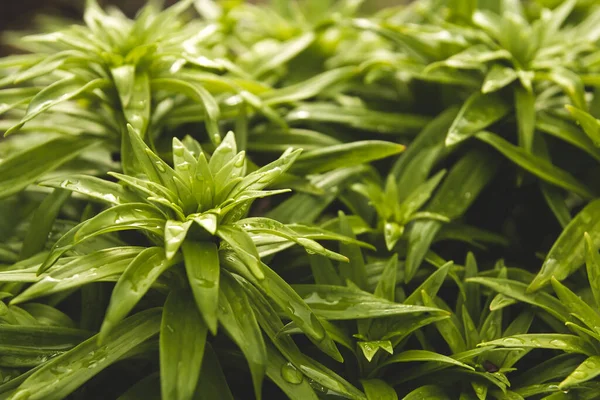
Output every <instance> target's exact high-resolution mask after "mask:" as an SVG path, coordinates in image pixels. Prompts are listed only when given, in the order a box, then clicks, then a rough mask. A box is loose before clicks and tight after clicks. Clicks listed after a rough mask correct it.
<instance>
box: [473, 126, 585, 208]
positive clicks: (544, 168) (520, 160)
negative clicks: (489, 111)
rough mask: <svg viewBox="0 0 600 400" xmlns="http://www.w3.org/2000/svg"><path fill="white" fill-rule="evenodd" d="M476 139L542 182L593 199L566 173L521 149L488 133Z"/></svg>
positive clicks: (480, 134) (478, 135) (483, 133)
mask: <svg viewBox="0 0 600 400" xmlns="http://www.w3.org/2000/svg"><path fill="white" fill-rule="evenodd" d="M477 138H478V139H480V140H482V141H484V142H486V143H487V144H489V145H490V146H492V147H494V148H495V149H496V150H498V151H499V152H500V153H502V154H503V155H504V156H506V157H507V158H509V159H510V160H511V161H512V162H514V163H515V164H517V165H518V166H519V167H521V168H524V169H525V170H527V171H529V172H531V173H532V174H534V175H535V176H537V177H539V178H541V179H543V180H544V181H546V182H548V183H551V184H553V185H556V186H559V187H562V188H564V189H567V190H570V191H572V192H574V193H577V194H578V195H580V196H582V197H584V198H592V197H593V195H592V193H591V192H590V191H589V189H588V188H586V187H585V186H584V185H583V184H581V183H580V182H579V181H578V180H577V179H575V178H574V177H573V176H572V175H571V174H569V173H568V172H566V171H564V170H562V169H560V168H558V167H555V166H554V165H552V164H551V163H549V162H548V161H546V160H544V159H542V158H540V157H538V156H535V155H532V154H529V153H526V152H525V151H524V150H523V149H520V148H518V147H516V146H514V145H512V144H510V143H509V142H507V141H506V140H504V139H502V138H501V137H499V136H497V135H494V134H493V133H490V132H480V133H478V134H477Z"/></svg>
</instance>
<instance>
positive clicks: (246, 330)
mask: <svg viewBox="0 0 600 400" xmlns="http://www.w3.org/2000/svg"><path fill="white" fill-rule="evenodd" d="M220 287H221V290H220V292H219V315H218V317H219V322H220V323H221V325H223V328H225V331H226V332H227V334H228V336H229V337H230V338H231V339H232V340H233V341H234V342H235V343H236V344H237V345H238V347H239V348H240V349H241V350H242V352H243V353H244V356H245V357H246V361H248V365H249V366H250V372H251V374H252V383H253V384H254V394H255V396H256V398H257V399H260V398H261V391H262V389H261V388H262V381H263V377H264V375H265V371H266V368H267V349H266V347H265V342H264V340H263V337H262V333H261V331H260V328H259V326H258V322H257V321H256V317H255V315H254V311H253V310H252V307H251V305H250V303H249V301H248V298H247V297H246V294H245V293H244V291H243V290H242V288H241V287H240V286H239V284H237V283H236V281H235V280H234V279H233V278H231V277H230V276H229V275H228V274H222V275H221V282H220Z"/></svg>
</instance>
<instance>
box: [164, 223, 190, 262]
mask: <svg viewBox="0 0 600 400" xmlns="http://www.w3.org/2000/svg"><path fill="white" fill-rule="evenodd" d="M192 222H193V221H186V222H180V221H174V220H172V219H170V220H168V221H167V222H166V223H165V255H166V257H167V259H168V260H170V259H172V258H173V257H174V256H175V254H176V253H177V251H178V250H179V247H181V244H182V243H183V241H184V240H185V237H186V235H187V232H188V229H189V228H190V226H191V225H192Z"/></svg>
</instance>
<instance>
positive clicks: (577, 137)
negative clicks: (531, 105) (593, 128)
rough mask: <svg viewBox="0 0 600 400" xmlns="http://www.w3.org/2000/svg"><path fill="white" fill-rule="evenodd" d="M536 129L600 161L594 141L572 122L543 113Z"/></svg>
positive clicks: (537, 119) (539, 116)
mask: <svg viewBox="0 0 600 400" xmlns="http://www.w3.org/2000/svg"><path fill="white" fill-rule="evenodd" d="M536 128H537V129H539V130H540V131H542V132H545V133H548V134H550V135H552V136H555V137H557V138H559V139H561V140H564V141H565V142H568V143H571V144H572V145H573V146H576V147H578V148H580V149H581V150H583V151H585V152H586V153H588V154H589V155H590V156H592V157H593V158H594V159H595V160H597V161H600V149H598V148H597V147H596V146H595V145H594V142H593V141H592V139H590V138H589V137H588V136H587V135H586V134H585V133H584V132H582V131H581V129H579V128H578V127H577V126H575V125H574V124H572V123H571V122H569V121H566V120H565V119H562V118H559V117H555V116H552V115H550V114H548V113H543V112H542V113H538V115H537V118H536Z"/></svg>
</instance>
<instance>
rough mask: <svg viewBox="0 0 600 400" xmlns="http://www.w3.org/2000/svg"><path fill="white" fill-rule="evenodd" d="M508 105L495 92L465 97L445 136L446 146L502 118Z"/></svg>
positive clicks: (506, 111)
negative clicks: (465, 99)
mask: <svg viewBox="0 0 600 400" xmlns="http://www.w3.org/2000/svg"><path fill="white" fill-rule="evenodd" d="M510 108H511V107H510V105H509V104H508V103H506V102H505V101H504V100H503V99H502V97H501V96H500V95H499V94H497V93H487V94H481V93H475V94H473V95H472V96H471V97H469V98H468V99H467V101H466V102H465V104H464V105H463V106H462V108H461V109H460V112H459V113H458V115H457V116H456V118H455V119H454V122H453V123H452V126H450V130H449V131H448V134H447V136H446V142H445V143H446V146H453V145H455V144H458V143H460V142H462V141H463V140H465V139H467V138H469V137H471V136H473V135H474V134H476V133H477V132H479V131H481V130H483V129H485V128H487V127H488V126H490V125H492V124H493V123H494V122H496V121H498V120H500V119H502V118H503V117H504V116H505V115H506V114H508V112H509V111H510Z"/></svg>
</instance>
